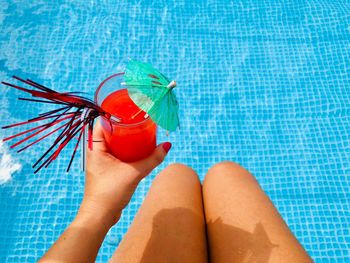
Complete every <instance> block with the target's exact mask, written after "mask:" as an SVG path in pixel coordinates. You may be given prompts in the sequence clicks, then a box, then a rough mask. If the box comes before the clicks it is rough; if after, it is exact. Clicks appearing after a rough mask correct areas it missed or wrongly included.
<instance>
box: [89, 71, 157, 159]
mask: <svg viewBox="0 0 350 263" xmlns="http://www.w3.org/2000/svg"><path fill="white" fill-rule="evenodd" d="M122 75H123V73H120V74H115V75H113V76H111V77H109V78H107V79H106V80H105V81H103V82H102V83H101V85H100V86H99V88H98V89H97V91H96V94H95V101H96V103H98V104H99V105H100V106H101V107H102V108H103V109H104V110H105V111H106V112H109V113H110V114H112V115H113V116H114V117H116V118H118V119H120V121H119V122H117V121H116V120H115V119H114V120H113V119H112V120H111V122H110V121H109V120H107V119H105V118H101V124H102V127H103V133H104V136H105V139H106V142H107V146H108V148H109V150H110V152H111V153H112V154H113V155H114V156H115V157H117V158H118V159H119V160H121V161H124V162H134V161H138V160H141V159H143V158H146V157H147V156H149V155H150V154H151V153H152V152H153V150H154V149H155V147H156V131H157V126H156V124H155V123H154V122H153V121H152V120H151V119H150V118H149V117H147V118H145V116H146V113H145V112H143V111H140V108H138V107H137V106H136V105H135V103H134V102H133V101H132V100H131V99H130V97H129V95H128V92H127V90H126V89H123V88H122V86H121V84H120V83H121V81H122ZM111 124H112V125H111Z"/></svg>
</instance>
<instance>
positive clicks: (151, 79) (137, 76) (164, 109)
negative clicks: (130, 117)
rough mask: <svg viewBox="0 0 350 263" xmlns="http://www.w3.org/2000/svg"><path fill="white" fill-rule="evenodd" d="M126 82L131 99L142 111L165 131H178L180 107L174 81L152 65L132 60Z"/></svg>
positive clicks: (125, 78) (126, 74)
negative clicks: (174, 89)
mask: <svg viewBox="0 0 350 263" xmlns="http://www.w3.org/2000/svg"><path fill="white" fill-rule="evenodd" d="M124 81H125V82H124V83H123V84H124V85H125V86H126V87H127V89H128V93H129V96H130V98H131V99H132V100H133V102H134V103H135V104H136V105H137V106H138V107H139V108H140V109H141V110H143V111H145V112H146V113H147V114H148V115H149V116H150V117H151V119H152V120H153V121H154V122H155V123H157V124H158V125H159V126H160V127H162V128H164V129H165V130H167V131H175V130H176V128H177V127H178V126H179V116H178V110H179V105H178V102H177V99H176V96H175V94H174V92H173V88H175V87H176V82H175V81H174V80H173V81H170V80H169V79H168V78H167V77H166V76H164V75H163V74H162V73H160V72H159V71H158V70H157V69H155V68H154V67H152V66H151V65H150V64H147V63H143V62H139V61H136V60H130V61H129V63H128V65H127V68H126V70H125V74H124ZM140 112H141V111H140ZM140 112H138V113H140ZM138 113H136V114H138ZM136 114H135V115H136Z"/></svg>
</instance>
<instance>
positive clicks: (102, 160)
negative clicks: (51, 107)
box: [78, 122, 171, 227]
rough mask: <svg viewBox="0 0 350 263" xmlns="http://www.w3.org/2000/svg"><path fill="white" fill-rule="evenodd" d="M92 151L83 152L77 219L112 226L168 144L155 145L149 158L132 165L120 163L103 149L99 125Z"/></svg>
mask: <svg viewBox="0 0 350 263" xmlns="http://www.w3.org/2000/svg"><path fill="white" fill-rule="evenodd" d="M94 141H98V142H94V143H93V150H91V151H90V150H87V160H86V181H85V192H84V198H83V202H82V204H81V206H80V209H79V212H78V217H79V216H84V217H91V218H92V217H93V218H94V219H98V220H100V222H101V223H102V224H104V225H105V226H106V227H111V226H113V225H114V224H115V223H116V222H117V221H118V220H119V218H120V215H121V212H122V210H123V209H124V208H125V207H126V205H127V204H128V203H129V201H130V199H131V197H132V195H133V193H134V191H135V189H136V187H137V185H138V183H139V182H140V180H141V179H142V178H144V177H146V176H147V175H148V174H149V173H150V172H151V171H152V170H153V169H154V168H155V167H156V166H158V165H159V164H160V163H161V162H162V161H163V160H164V157H165V156H166V154H167V152H168V151H169V150H170V148H171V143H169V142H166V143H163V144H160V145H158V147H157V148H156V149H155V150H154V152H153V153H152V155H151V156H149V157H147V158H146V159H144V160H141V161H138V162H134V163H124V162H121V161H119V160H118V159H117V158H115V157H114V156H113V155H111V154H110V153H109V152H108V150H107V147H106V143H105V140H104V137H103V132H102V127H101V124H100V123H99V122H98V123H97V124H96V126H95V127H94Z"/></svg>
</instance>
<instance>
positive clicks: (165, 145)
mask: <svg viewBox="0 0 350 263" xmlns="http://www.w3.org/2000/svg"><path fill="white" fill-rule="evenodd" d="M162 146H163V149H164V151H165V152H166V153H168V152H169V150H170V148H171V143H170V142H165V143H163V145H162Z"/></svg>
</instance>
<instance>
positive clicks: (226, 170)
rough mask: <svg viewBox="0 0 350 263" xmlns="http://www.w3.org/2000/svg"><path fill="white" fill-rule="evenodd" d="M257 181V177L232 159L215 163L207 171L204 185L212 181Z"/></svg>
mask: <svg viewBox="0 0 350 263" xmlns="http://www.w3.org/2000/svg"><path fill="white" fill-rule="evenodd" d="M213 180H215V181H218V180H219V181H227V180H229V181H230V182H235V183H240V182H256V179H255V177H254V176H253V175H252V174H251V173H250V172H249V171H247V170H246V169H244V168H243V167H242V166H241V165H239V164H238V163H235V162H231V161H223V162H219V163H217V164H215V165H213V166H212V167H211V168H210V169H209V170H208V172H207V174H206V176H205V179H204V182H203V185H204V186H205V185H207V184H208V183H209V182H211V181H213Z"/></svg>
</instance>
